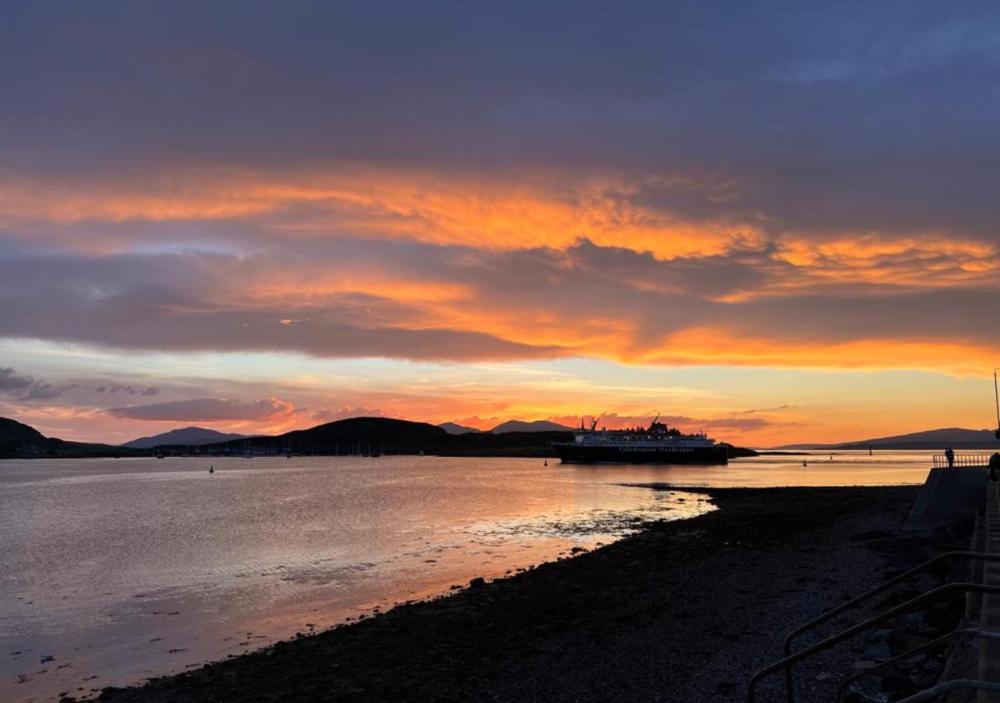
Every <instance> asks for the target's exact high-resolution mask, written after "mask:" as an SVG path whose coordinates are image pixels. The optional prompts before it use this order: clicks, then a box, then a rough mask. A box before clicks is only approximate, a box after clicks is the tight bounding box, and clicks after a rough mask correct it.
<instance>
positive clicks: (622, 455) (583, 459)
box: [552, 442, 729, 464]
mask: <svg viewBox="0 0 1000 703" xmlns="http://www.w3.org/2000/svg"><path fill="white" fill-rule="evenodd" d="M552 448H553V449H555V451H556V454H558V455H559V458H560V459H561V460H562V462H563V463H565V464H728V463H729V453H728V452H727V450H726V448H725V447H620V446H619V447H614V446H612V447H595V446H593V445H591V446H586V445H581V444H577V443H575V442H566V443H554V444H553V445H552Z"/></svg>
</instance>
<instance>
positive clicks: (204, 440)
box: [122, 427, 246, 449]
mask: <svg viewBox="0 0 1000 703" xmlns="http://www.w3.org/2000/svg"><path fill="white" fill-rule="evenodd" d="M244 437H246V435H241V434H232V433H226V432H217V431H216V430H210V429H208V428H205V427H182V428H179V429H176V430H170V431H169V432H163V433H161V434H156V435H151V436H149V437H139V438H138V439H133V440H132V441H131V442H125V443H124V444H122V446H123V447H131V448H132V449H152V448H153V447H160V446H172V445H178V444H180V445H184V446H188V447H196V446H198V445H201V444H217V443H219V442H228V441H229V440H231V439H243V438H244Z"/></svg>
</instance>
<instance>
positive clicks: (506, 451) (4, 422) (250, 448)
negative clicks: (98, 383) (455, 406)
mask: <svg viewBox="0 0 1000 703" xmlns="http://www.w3.org/2000/svg"><path fill="white" fill-rule="evenodd" d="M553 426H554V427H558V428H560V429H558V430H549V429H546V428H547V427H553ZM498 427H499V428H501V431H497V432H465V433H462V434H449V433H448V432H447V431H446V429H444V428H442V427H437V426H435V425H430V424H427V423H426V422H410V421H408V420H395V419H392V418H387V417H353V418H349V419H346V420H337V421H335V422H328V423H326V424H323V425H318V426H316V427H311V428H309V429H306V430H295V431H293V432H286V433H284V434H280V435H275V436H254V437H240V438H238V439H227V440H223V441H218V442H211V443H208V444H205V443H200V440H201V439H203V438H204V437H205V435H204V434H203V432H204V430H202V431H201V432H199V433H195V435H194V436H196V438H197V439H198V440H199V443H198V444H177V443H172V444H169V445H164V444H157V445H156V446H157V448H156V450H155V451H156V454H157V455H158V456H159V455H177V456H206V455H209V456H243V455H247V454H250V455H254V456H280V455H285V454H288V455H292V454H306V455H314V454H315V455H341V456H342V455H357V454H360V455H371V454H375V455H378V454H426V455H437V456H511V457H539V458H541V457H554V456H555V452H553V451H552V443H553V442H560V441H561V442H565V441H569V440H570V439H571V438H572V437H573V433H572V431H571V430H570V429H569V428H568V427H563V426H562V425H557V424H555V423H550V422H545V421H541V422H527V423H516V422H515V423H503V425H500V426H498ZM517 427H528V428H531V429H529V430H526V431H523V430H522V431H517V430H516V429H514V428H517ZM188 429H192V428H185V430H188ZM193 429H195V430H197V429H198V428H193ZM209 432H211V430H209ZM166 434H167V435H168V436H169V435H170V433H166ZM223 436H225V435H223ZM158 437H162V435H158V436H157V437H154V438H152V439H151V441H155V442H158V441H161V440H159V439H157V438H158ZM174 437H176V435H174ZM144 439H147V438H144ZM171 441H173V440H171ZM130 444H131V443H130ZM153 453H154V450H153V448H137V447H134V446H129V447H126V446H120V447H114V446H110V445H107V444H83V443H80V442H66V441H63V440H61V439H55V438H47V437H44V436H43V435H42V434H41V433H39V432H38V431H37V430H35V429H34V428H32V427H29V426H28V425H24V424H22V423H20V422H16V421H14V420H8V419H4V418H0V457H4V458H10V457H16V458H32V457H53V456H55V457H82V456H107V457H119V456H152V455H153ZM753 454H754V452H752V451H750V450H745V449H740V448H737V447H731V448H730V456H750V455H753Z"/></svg>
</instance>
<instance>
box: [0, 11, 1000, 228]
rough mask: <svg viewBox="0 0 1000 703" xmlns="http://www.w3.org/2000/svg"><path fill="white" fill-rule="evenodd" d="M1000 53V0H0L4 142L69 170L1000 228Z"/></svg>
mask: <svg viewBox="0 0 1000 703" xmlns="http://www.w3.org/2000/svg"><path fill="white" fill-rule="evenodd" d="M998 64H1000V10H998V9H997V7H996V5H995V4H994V3H988V2H969V3H961V4H958V5H956V4H952V3H936V2H880V3H871V2H845V3H819V2H767V3H744V2H729V3H700V2H690V3H662V2H655V3H654V2H636V3H627V4H624V5H623V4H622V3H610V2H562V3H544V4H540V3H503V4H496V3H469V2H436V3H419V4H418V3H404V2H400V3H395V4H393V3H360V2H358V3H350V2H339V3H305V2H298V3H270V2H268V3H264V2H214V3H193V2H177V3H153V2H114V3H112V2H91V3H76V4H69V3H48V2H36V3H7V6H6V7H5V12H4V22H3V24H2V26H0V95H2V96H3V101H4V110H3V111H2V113H0V147H2V149H3V152H4V154H5V164H6V167H7V168H10V169H19V170H21V171H24V172H29V173H30V172H41V173H46V174H59V175H60V176H61V177H65V176H66V174H69V173H74V172H75V173H77V174H79V175H81V176H82V177H86V176H88V175H90V174H95V173H100V172H112V173H115V174H120V173H121V172H122V171H126V172H128V171H131V170H134V171H135V172H136V173H144V172H147V171H148V170H149V169H151V168H159V167H162V166H164V165H166V164H170V163H178V162H180V163H184V164H192V163H203V164H211V165H219V164H225V165H234V166H251V167H255V168H282V167H289V166H294V167H316V168H320V167H329V166H330V165H331V164H336V163H339V162H351V163H357V162H363V163H366V164H376V165H378V164H382V165H387V166H419V167H421V168H435V169H456V170H461V171H470V170H471V171H495V170H497V169H505V168H521V167H531V166H545V167H552V168H564V169H595V170H607V169H614V170H619V171H622V172H625V173H629V174H637V175H649V174H664V173H666V174H676V173H685V174H687V173H694V174H702V175H708V176H712V177H716V178H722V179H730V180H731V181H732V182H733V183H734V186H733V187H734V190H735V191H736V192H737V193H738V194H739V198H736V199H733V200H732V201H730V202H729V203H727V204H725V205H720V204H719V203H711V202H709V203H706V202H705V201H704V200H703V198H702V197H701V195H700V194H697V193H695V194H691V197H690V198H682V197H678V195H677V194H676V193H672V194H670V197H667V196H664V198H663V203H662V204H663V207H665V208H671V209H678V210H681V211H687V210H690V211H701V210H704V209H705V208H709V207H714V208H715V209H716V210H727V209H728V210H732V211H733V212H734V213H737V214H746V213H764V214H766V215H767V217H768V220H767V221H768V223H769V226H771V227H773V228H775V229H788V228H791V229H807V230H809V231H817V232H820V233H822V232H824V231H827V230H830V229H838V228H854V229H858V228H860V229H882V230H903V231H905V230H912V229H934V228H939V229H945V230H961V231H965V232H970V233H974V234H978V235H980V236H989V235H990V234H991V233H992V227H993V222H994V221H995V220H996V217H997V215H998V214H1000V213H998V212H997V206H996V204H995V201H996V198H995V197H993V192H992V185H991V184H992V183H995V182H996V179H997V177H998V176H1000V172H998V171H1000V166H998V165H997V164H1000V159H998V158H997V157H998V156H1000V153H998V151H1000V149H998V140H997V139H996V137H995V124H996V119H997V117H998V100H1000V92H998V90H997V85H996V83H997V79H996V76H997V75H1000V72H998V68H1000V65H998ZM650 197H651V200H652V202H656V197H655V194H652V195H651V196H650Z"/></svg>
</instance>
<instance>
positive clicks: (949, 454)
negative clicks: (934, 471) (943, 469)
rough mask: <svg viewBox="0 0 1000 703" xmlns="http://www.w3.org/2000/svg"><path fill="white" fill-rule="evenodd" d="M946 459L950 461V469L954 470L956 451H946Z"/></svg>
mask: <svg viewBox="0 0 1000 703" xmlns="http://www.w3.org/2000/svg"><path fill="white" fill-rule="evenodd" d="M944 458H945V459H947V460H948V468H949V469H951V468H954V466H955V450H954V449H952V448H951V447H948V448H947V449H945V450H944Z"/></svg>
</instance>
